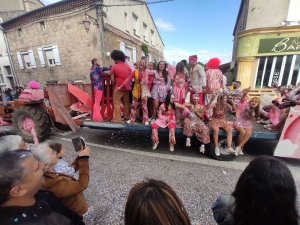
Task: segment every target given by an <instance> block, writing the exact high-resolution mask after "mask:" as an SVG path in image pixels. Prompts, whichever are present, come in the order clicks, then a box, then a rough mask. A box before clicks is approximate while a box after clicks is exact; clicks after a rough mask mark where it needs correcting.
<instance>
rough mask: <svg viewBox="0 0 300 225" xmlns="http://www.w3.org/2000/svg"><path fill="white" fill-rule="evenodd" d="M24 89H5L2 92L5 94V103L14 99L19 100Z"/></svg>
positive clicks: (0, 99)
mask: <svg viewBox="0 0 300 225" xmlns="http://www.w3.org/2000/svg"><path fill="white" fill-rule="evenodd" d="M23 90H24V89H23V88H22V87H18V86H16V87H13V88H5V89H4V90H3V92H4V94H5V100H6V101H13V100H14V99H19V96H20V94H21V93H22V91H23ZM2 99H3V96H2V90H1V88H0V101H2Z"/></svg>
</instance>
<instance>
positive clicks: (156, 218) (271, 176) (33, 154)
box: [0, 133, 300, 225]
mask: <svg viewBox="0 0 300 225" xmlns="http://www.w3.org/2000/svg"><path fill="white" fill-rule="evenodd" d="M64 154H65V150H64V146H63V145H62V144H60V143H51V144H50V145H46V144H41V145H38V146H35V147H31V146H29V145H28V144H27V143H25V142H24V141H23V140H22V138H21V137H20V136H17V135H14V134H11V133H1V135H0V223H1V224H3V225H7V224H24V225H25V224H26V225H31V224H34V225H53V224H60V225H71V224H74V225H83V224H84V219H83V218H84V217H83V216H84V214H85V213H86V212H87V211H88V203H87V202H86V200H85V197H84V194H83V191H84V190H85V189H86V188H87V187H88V185H89V180H90V176H89V155H90V149H89V147H86V148H85V149H82V150H81V151H80V152H79V153H78V156H77V157H76V158H75V159H74V161H73V162H72V163H71V164H68V163H67V162H66V161H64V160H63V159H62V157H63V156H64ZM76 173H78V179H76V178H74V175H75V174H76ZM91 179H92V178H91ZM104 182H105V181H104ZM94 196H95V197H97V193H94ZM296 200H297V191H296V186H295V181H294V179H293V176H292V174H291V172H290V170H289V169H288V167H287V166H286V165H285V164H284V163H282V162H281V161H280V160H278V159H276V158H274V157H270V156H259V157H257V158H255V159H253V160H252V161H251V162H250V164H249V165H248V166H247V167H246V169H245V170H244V171H243V173H242V174H241V176H240V177H239V179H238V181H237V184H236V187H235V189H234V191H233V192H232V193H231V194H227V195H225V194H223V195H221V196H219V197H218V196H216V200H215V201H214V202H212V205H211V209H212V213H213V216H214V219H215V221H216V222H217V223H218V224H220V225H287V224H288V225H298V224H300V223H299V215H298V210H297V203H296ZM124 214H125V217H124V224H125V225H190V224H191V221H190V218H189V214H188V211H187V210H186V208H185V206H184V203H183V202H182V201H181V200H180V198H179V196H178V195H177V194H176V192H175V191H174V190H173V189H172V188H171V187H170V186H169V185H168V184H166V183H165V182H164V181H160V180H154V179H145V180H144V181H141V182H140V183H137V184H136V185H134V186H133V187H132V189H131V191H130V192H129V194H128V198H127V202H126V205H125V212H124ZM199 214H201V212H199Z"/></svg>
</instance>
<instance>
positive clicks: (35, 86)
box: [27, 80, 40, 89]
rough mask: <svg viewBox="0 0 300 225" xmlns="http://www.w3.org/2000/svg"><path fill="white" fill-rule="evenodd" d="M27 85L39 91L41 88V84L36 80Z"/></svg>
mask: <svg viewBox="0 0 300 225" xmlns="http://www.w3.org/2000/svg"><path fill="white" fill-rule="evenodd" d="M27 85H28V86H29V87H30V88H32V89H39V88H40V84H39V83H38V82H36V81H35V80H31V81H29V82H28V84H27Z"/></svg>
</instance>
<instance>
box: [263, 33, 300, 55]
mask: <svg viewBox="0 0 300 225" xmlns="http://www.w3.org/2000/svg"><path fill="white" fill-rule="evenodd" d="M280 52H300V37H287V38H271V39H260V41H259V46H258V53H280Z"/></svg>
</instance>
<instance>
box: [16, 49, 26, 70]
mask: <svg viewBox="0 0 300 225" xmlns="http://www.w3.org/2000/svg"><path fill="white" fill-rule="evenodd" d="M17 58H18V62H19V66H20V69H21V70H24V64H23V61H22V56H21V53H20V52H17Z"/></svg>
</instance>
